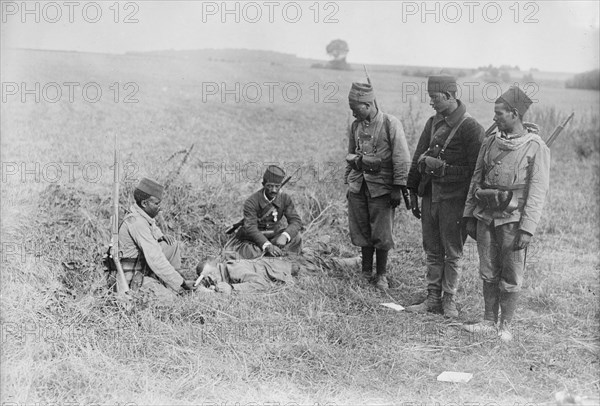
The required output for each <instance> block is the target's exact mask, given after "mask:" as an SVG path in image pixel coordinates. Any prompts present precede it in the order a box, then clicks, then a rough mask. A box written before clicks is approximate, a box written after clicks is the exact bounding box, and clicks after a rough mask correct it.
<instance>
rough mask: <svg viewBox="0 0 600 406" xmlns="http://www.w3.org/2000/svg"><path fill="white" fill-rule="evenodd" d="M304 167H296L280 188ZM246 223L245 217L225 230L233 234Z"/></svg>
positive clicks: (226, 232)
mask: <svg viewBox="0 0 600 406" xmlns="http://www.w3.org/2000/svg"><path fill="white" fill-rule="evenodd" d="M301 168H302V167H299V168H298V169H296V170H295V171H294V173H292V174H291V175H290V176H288V177H287V178H285V179H284V181H283V182H282V183H281V187H280V188H279V190H281V188H282V187H284V186H285V184H286V183H288V182H289V181H290V179H292V177H294V175H296V173H297V172H298V171H299V170H300V169H301ZM243 225H244V219H241V220H240V221H238V222H237V223H234V224H232V225H231V226H230V227H229V228H228V229H227V230H225V234H232V233H233V232H235V231H236V230H237V229H238V228H240V227H241V226H243Z"/></svg>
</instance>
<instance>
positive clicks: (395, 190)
mask: <svg viewBox="0 0 600 406" xmlns="http://www.w3.org/2000/svg"><path fill="white" fill-rule="evenodd" d="M401 201H402V192H401V190H400V186H396V185H394V186H392V195H391V197H390V205H391V206H392V208H393V209H395V208H396V207H398V206H399V205H400V202H401Z"/></svg>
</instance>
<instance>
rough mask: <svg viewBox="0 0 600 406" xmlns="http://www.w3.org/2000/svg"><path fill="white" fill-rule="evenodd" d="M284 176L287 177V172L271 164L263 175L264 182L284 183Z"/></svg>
mask: <svg viewBox="0 0 600 406" xmlns="http://www.w3.org/2000/svg"><path fill="white" fill-rule="evenodd" d="M283 178H285V172H284V170H283V169H281V168H280V167H278V166H275V165H269V166H268V167H267V170H266V171H265V174H264V175H263V182H264V183H283Z"/></svg>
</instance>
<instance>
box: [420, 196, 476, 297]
mask: <svg viewBox="0 0 600 406" xmlns="http://www.w3.org/2000/svg"><path fill="white" fill-rule="evenodd" d="M431 200H432V199H431V195H426V196H423V202H422V211H421V225H422V227H423V249H424V250H425V255H426V263H427V289H428V290H430V289H432V290H442V291H444V292H446V293H450V294H453V295H454V294H456V290H457V289H458V282H459V280H460V264H459V262H460V259H461V257H462V253H463V245H464V242H465V238H464V237H463V233H462V227H461V220H462V214H463V210H464V207H465V202H464V199H449V200H442V201H441V202H436V203H434V202H432V201H431Z"/></svg>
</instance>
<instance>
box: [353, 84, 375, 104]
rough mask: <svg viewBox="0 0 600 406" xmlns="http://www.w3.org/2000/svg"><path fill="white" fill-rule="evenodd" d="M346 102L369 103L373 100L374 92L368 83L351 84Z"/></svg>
mask: <svg viewBox="0 0 600 406" xmlns="http://www.w3.org/2000/svg"><path fill="white" fill-rule="evenodd" d="M348 100H350V101H356V102H359V103H369V102H372V101H373V100H375V92H374V91H373V86H371V85H370V84H368V83H358V82H354V83H352V87H351V88H350V93H349V94H348Z"/></svg>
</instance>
